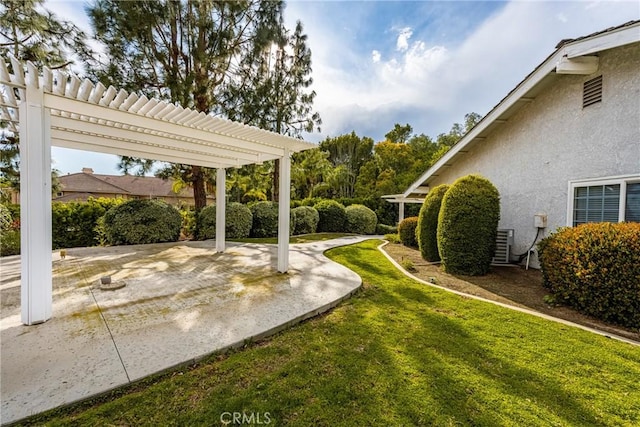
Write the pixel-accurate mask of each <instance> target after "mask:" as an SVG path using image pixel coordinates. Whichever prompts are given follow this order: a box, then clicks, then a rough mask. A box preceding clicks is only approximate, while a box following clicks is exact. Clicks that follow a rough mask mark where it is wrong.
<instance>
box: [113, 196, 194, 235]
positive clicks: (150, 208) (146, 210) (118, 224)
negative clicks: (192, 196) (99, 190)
mask: <svg viewBox="0 0 640 427" xmlns="http://www.w3.org/2000/svg"><path fill="white" fill-rule="evenodd" d="M181 225H182V217H181V216H180V212H178V210H177V209H175V208H174V207H173V206H171V205H168V204H167V203H165V202H162V201H159V200H146V199H144V200H130V201H128V202H125V203H123V204H121V205H119V206H115V207H113V208H111V209H109V210H108V211H107V213H106V214H105V216H104V230H105V235H106V238H107V241H108V242H109V243H110V244H112V245H137V244H145V243H160V242H175V241H177V240H178V238H179V237H180V226H181Z"/></svg>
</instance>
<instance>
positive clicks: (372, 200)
mask: <svg viewBox="0 0 640 427" xmlns="http://www.w3.org/2000/svg"><path fill="white" fill-rule="evenodd" d="M328 200H331V201H334V202H337V203H339V204H341V205H342V206H344V207H345V208H348V207H349V206H352V205H364V206H366V207H367V208H369V209H371V210H372V211H373V212H374V213H375V214H376V217H377V222H378V224H397V223H398V204H397V203H389V202H388V201H386V200H385V199H382V198H380V197H353V198H337V199H323V198H320V197H313V198H307V199H302V200H292V201H291V207H292V208H295V207H298V206H316V205H317V204H318V203H320V202H323V201H328ZM419 210H420V205H418V204H407V205H405V215H406V216H417V215H418V211H419ZM378 234H384V233H378Z"/></svg>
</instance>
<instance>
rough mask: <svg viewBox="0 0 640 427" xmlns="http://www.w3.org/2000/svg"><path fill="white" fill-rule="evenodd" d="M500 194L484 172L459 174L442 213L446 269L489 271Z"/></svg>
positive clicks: (476, 273)
mask: <svg viewBox="0 0 640 427" xmlns="http://www.w3.org/2000/svg"><path fill="white" fill-rule="evenodd" d="M499 220H500V194H499V193H498V190H497V189H496V187H495V186H494V185H493V184H492V183H491V181H489V180H488V179H486V178H484V177H482V176H480V175H467V176H464V177H462V178H458V179H457V180H456V181H455V182H454V183H453V185H452V186H451V187H450V188H449V190H448V191H447V192H446V193H445V195H444V198H443V199H442V206H441V207H440V214H439V215H438V231H437V237H438V251H439V253H440V258H441V259H442V265H443V267H444V271H446V272H447V273H452V274H463V275H468V276H479V275H484V274H487V273H488V272H489V268H490V266H491V259H492V258H493V255H494V253H495V249H496V234H497V231H498V221H499Z"/></svg>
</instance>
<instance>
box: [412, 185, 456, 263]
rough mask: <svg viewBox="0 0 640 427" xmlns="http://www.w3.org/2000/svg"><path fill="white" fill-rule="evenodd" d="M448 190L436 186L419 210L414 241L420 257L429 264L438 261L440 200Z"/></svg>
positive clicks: (444, 186)
mask: <svg viewBox="0 0 640 427" xmlns="http://www.w3.org/2000/svg"><path fill="white" fill-rule="evenodd" d="M448 189H449V186H448V185H447V184H442V185H438V186H437V187H434V188H433V190H431V191H429V194H427V197H426V198H425V199H424V203H423V204H422V207H421V208H420V215H419V216H418V228H417V229H416V240H417V241H418V247H419V248H420V255H422V258H423V259H425V260H427V261H429V262H436V261H440V253H439V252H438V235H437V232H438V215H439V214H440V206H441V205H442V198H443V197H444V194H445V193H446V192H447V190H448Z"/></svg>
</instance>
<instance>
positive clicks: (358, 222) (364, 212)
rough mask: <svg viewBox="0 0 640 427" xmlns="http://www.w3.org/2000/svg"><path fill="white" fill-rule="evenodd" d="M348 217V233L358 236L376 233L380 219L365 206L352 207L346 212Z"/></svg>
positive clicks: (347, 208) (348, 207)
mask: <svg viewBox="0 0 640 427" xmlns="http://www.w3.org/2000/svg"><path fill="white" fill-rule="evenodd" d="M344 211H345V214H346V216H347V221H346V231H348V232H349V233H356V234H373V233H375V232H376V225H377V224H378V217H377V216H376V213H375V212H374V211H372V210H371V209H369V208H368V207H366V206H365V205H351V206H347V207H346V209H345V210H344Z"/></svg>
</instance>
